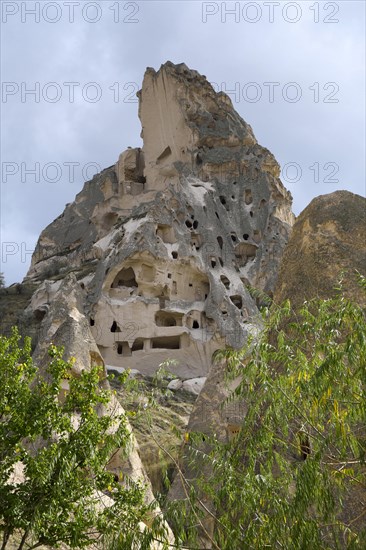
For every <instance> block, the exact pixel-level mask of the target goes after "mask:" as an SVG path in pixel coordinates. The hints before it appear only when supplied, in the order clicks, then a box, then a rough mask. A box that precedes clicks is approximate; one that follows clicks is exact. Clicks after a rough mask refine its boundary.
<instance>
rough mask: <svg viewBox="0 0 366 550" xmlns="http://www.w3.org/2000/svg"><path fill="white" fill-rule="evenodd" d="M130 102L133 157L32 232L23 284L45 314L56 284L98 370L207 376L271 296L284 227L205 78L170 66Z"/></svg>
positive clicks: (283, 207)
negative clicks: (69, 298)
mask: <svg viewBox="0 0 366 550" xmlns="http://www.w3.org/2000/svg"><path fill="white" fill-rule="evenodd" d="M138 96H139V101H140V104H139V116H140V119H141V124H142V137H143V148H142V149H138V148H137V149H131V148H129V149H127V151H124V152H123V153H122V154H121V155H120V157H119V160H118V162H117V163H116V165H115V166H112V167H110V168H107V169H106V170H104V171H103V172H101V173H100V174H98V175H97V176H95V177H94V178H93V180H91V181H90V182H87V183H86V184H85V186H84V188H83V190H82V191H81V192H80V193H79V194H78V195H77V197H76V199H75V201H74V202H73V203H72V204H69V205H67V206H66V208H65V211H64V212H63V214H61V216H59V217H58V218H57V219H56V220H55V221H54V222H53V223H51V224H50V225H49V226H48V227H47V228H46V229H45V230H44V231H43V232H42V234H41V236H40V238H39V241H38V244H37V247H36V251H35V253H34V255H33V258H32V264H31V267H30V270H29V272H28V275H27V277H26V282H30V281H31V282H37V281H38V282H40V283H42V284H40V286H39V288H38V291H37V292H36V293H35V294H34V296H33V298H32V305H31V309H32V311H33V312H34V313H35V314H36V315H38V316H42V315H43V314H44V313H45V312H46V311H47V307H48V304H49V303H50V302H52V299H53V296H54V294H55V292H56V291H57V288H58V286H59V284H60V280H62V279H63V278H64V277H65V276H66V274H67V273H70V272H73V273H74V274H75V276H76V277H77V279H78V281H79V284H80V286H81V287H82V289H83V290H82V293H83V296H84V298H83V301H84V313H85V315H86V316H87V318H88V320H89V324H90V328H91V332H92V334H93V337H94V339H95V342H96V344H97V346H98V349H99V351H100V354H101V356H102V357H103V359H104V361H105V363H106V365H108V366H110V367H114V368H119V367H123V368H135V369H138V370H140V371H141V372H143V373H145V374H152V373H154V372H155V371H156V369H157V367H158V365H159V364H160V363H162V362H163V361H165V360H167V359H168V358H169V359H175V360H176V361H177V364H176V366H175V367H172V369H171V370H173V371H174V373H175V374H176V375H177V376H178V377H179V378H182V379H192V378H197V377H205V376H206V375H207V373H208V372H209V370H210V367H211V358H212V354H213V353H214V351H215V350H217V349H218V348H221V347H223V346H224V345H225V344H228V345H231V346H234V347H239V346H241V345H242V344H243V343H244V341H245V337H246V333H247V329H248V323H249V321H250V318H251V317H252V316H253V315H255V313H256V311H257V309H256V305H255V302H254V301H253V299H252V298H251V296H250V294H249V292H248V287H250V286H253V287H257V288H260V289H263V290H264V291H266V292H272V290H273V287H274V283H275V280H276V274H277V271H278V266H279V262H280V259H281V256H282V251H283V249H284V247H285V245H286V242H287V239H288V234H289V230H290V227H291V225H292V222H293V215H292V212H291V196H290V194H289V193H288V192H287V191H286V189H285V188H284V187H283V185H282V183H281V181H280V180H279V173H280V169H279V166H278V164H277V162H276V161H275V159H274V157H273V156H272V154H271V153H270V152H269V151H268V150H267V149H265V148H263V147H261V146H260V145H259V144H258V143H257V142H256V139H255V137H254V135H253V132H252V129H251V128H250V126H249V125H248V124H246V123H245V122H244V121H243V120H242V119H241V117H240V116H239V115H238V114H237V113H236V112H235V110H234V108H233V106H232V104H231V101H230V99H229V97H228V96H227V95H226V94H224V93H222V92H220V93H216V92H215V91H214V89H213V88H212V86H211V85H210V84H209V83H208V82H207V80H206V78H205V77H204V76H201V75H199V74H198V73H197V72H196V71H193V70H189V69H188V68H187V67H186V65H184V64H180V65H173V64H172V63H170V62H167V63H166V64H165V65H163V66H162V67H161V68H160V70H159V71H158V72H155V71H154V70H153V69H147V71H146V74H145V77H144V81H143V86H142V90H141V91H140V92H139V94H138Z"/></svg>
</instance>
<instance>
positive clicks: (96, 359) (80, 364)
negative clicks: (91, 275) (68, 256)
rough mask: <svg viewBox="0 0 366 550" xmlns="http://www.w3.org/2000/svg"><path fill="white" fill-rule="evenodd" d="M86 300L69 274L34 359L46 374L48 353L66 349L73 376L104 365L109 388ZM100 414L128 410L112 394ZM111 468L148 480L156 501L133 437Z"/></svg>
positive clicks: (103, 379) (148, 495)
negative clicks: (85, 309)
mask: <svg viewBox="0 0 366 550" xmlns="http://www.w3.org/2000/svg"><path fill="white" fill-rule="evenodd" d="M83 301H84V296H83V292H80V286H79V284H78V282H77V280H76V278H75V276H74V275H67V276H66V277H65V279H64V280H63V281H62V283H61V284H60V287H59V289H58V290H57V292H56V294H55V296H54V298H53V300H52V303H51V305H50V307H49V310H48V314H47V316H46V317H45V319H44V321H43V323H42V328H41V334H40V337H39V343H38V345H37V347H36V349H35V351H34V354H33V359H34V361H35V363H36V364H37V365H38V367H39V368H40V370H41V372H42V371H43V372H44V371H45V369H46V367H47V365H48V364H49V356H48V353H47V350H48V347H49V345H50V344H51V343H53V344H55V345H56V346H58V347H60V346H62V347H63V348H64V359H65V360H70V359H71V357H73V358H74V359H75V362H74V364H73V368H72V373H71V374H72V375H73V376H76V377H78V376H80V373H81V372H82V371H83V370H90V368H91V367H93V366H102V367H104V370H103V372H102V373H101V378H100V384H101V386H102V387H108V381H107V378H106V376H107V373H106V370H105V365H104V361H103V359H102V357H101V355H100V352H99V350H98V347H97V345H96V343H95V341H94V338H93V336H92V334H91V332H90V327H89V323H88V320H87V319H86V317H85V316H84V314H83V312H82V310H83ZM29 308H31V306H29ZM68 387H69V383H68V381H67V380H64V381H63V383H62V392H64V393H65V392H67V391H68ZM98 414H100V415H101V416H103V415H109V416H112V417H115V418H117V417H118V416H120V415H121V414H122V415H123V414H124V411H123V409H122V407H121V405H120V404H119V402H118V401H117V399H116V397H115V396H114V395H112V396H111V400H110V402H109V403H108V404H107V405H105V406H104V405H103V406H100V407H99V409H98ZM130 431H131V430H130ZM131 432H132V431H131ZM108 468H109V470H110V471H112V472H113V473H115V474H116V475H119V473H120V472H121V471H123V472H124V473H127V474H128V475H129V476H130V477H131V478H132V479H134V480H135V481H137V480H139V479H140V480H141V479H142V480H144V482H145V483H146V490H147V492H146V499H147V501H148V502H151V501H152V500H153V498H154V497H153V494H152V490H151V486H150V483H149V480H148V478H147V476H146V473H145V470H144V467H143V465H142V462H141V459H140V456H139V454H138V449H137V444H136V441H135V440H134V437H133V436H132V435H131V445H130V450H129V453H128V454H127V455H126V456H124V455H123V454H122V453H121V451H118V452H116V453H115V454H114V455H113V460H112V461H111V462H110V463H109V466H108Z"/></svg>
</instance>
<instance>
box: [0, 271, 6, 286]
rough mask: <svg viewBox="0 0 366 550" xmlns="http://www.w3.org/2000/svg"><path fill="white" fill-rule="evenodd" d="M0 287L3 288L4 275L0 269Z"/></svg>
mask: <svg viewBox="0 0 366 550" xmlns="http://www.w3.org/2000/svg"><path fill="white" fill-rule="evenodd" d="M0 288H5V277H4V273H2V272H1V271H0Z"/></svg>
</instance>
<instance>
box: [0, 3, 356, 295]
mask: <svg viewBox="0 0 366 550" xmlns="http://www.w3.org/2000/svg"><path fill="white" fill-rule="evenodd" d="M1 10H2V14H1V18H2V19H1V21H2V22H1V25H2V29H1V30H2V38H1V42H2V43H1V46H2V48H1V51H2V54H1V57H2V58H1V64H2V75H1V76H2V103H1V110H2V113H1V114H2V122H1V138H2V139H1V168H2V179H1V241H2V247H1V267H0V271H3V272H4V274H5V277H6V283H7V284H8V285H9V284H12V283H13V282H15V281H21V279H22V278H23V277H24V275H25V274H26V272H27V269H28V267H29V263H30V258H31V252H32V250H33V249H34V246H35V243H36V241H37V238H38V236H39V234H40V232H41V230H42V229H43V228H44V227H45V226H46V225H47V224H49V223H50V222H51V221H52V220H53V219H54V218H56V217H57V216H58V215H59V214H60V213H61V212H62V211H63V209H64V207H65V204H66V203H68V202H71V201H72V200H73V199H74V197H75V195H76V194H77V193H78V192H79V191H80V189H81V188H82V186H83V182H84V181H85V180H87V179H90V178H91V177H92V176H93V174H94V173H96V172H98V171H99V170H100V169H102V168H105V167H107V166H110V165H112V164H114V163H115V161H116V160H117V158H118V155H119V154H120V153H121V152H122V151H123V150H124V149H126V148H127V147H128V146H132V147H134V146H141V139H140V123H139V120H138V116H137V108H138V105H137V100H136V97H135V93H136V91H137V90H138V89H139V88H140V86H141V83H142V79H143V74H144V71H145V68H146V67H147V66H150V67H154V68H155V69H158V68H159V67H160V65H161V64H162V63H164V62H165V61H167V60H171V61H173V62H174V63H180V62H185V63H186V64H187V65H188V66H189V67H190V68H193V69H196V70H198V71H199V72H200V73H201V74H204V75H206V77H207V78H208V80H209V81H210V82H211V83H213V85H214V86H215V87H216V89H217V90H219V89H222V90H224V91H226V92H227V93H228V94H229V95H230V97H231V99H232V101H233V103H234V106H235V108H236V109H237V111H238V112H239V113H240V115H241V116H242V117H243V118H244V119H245V120H246V121H247V122H248V123H249V124H251V126H252V128H253V130H254V133H255V135H256V137H257V140H258V141H259V142H260V143H261V144H262V145H264V146H266V147H268V148H269V149H270V150H271V151H272V153H273V154H274V155H275V157H276V158H277V160H278V161H279V163H280V165H281V168H282V181H283V183H284V184H285V185H286V187H287V188H288V189H290V190H291V192H292V195H293V198H294V203H293V209H294V212H295V214H299V213H300V212H301V210H302V209H303V208H304V207H305V206H306V205H307V204H308V203H309V202H310V201H311V199H312V198H313V197H315V196H317V195H320V194H324V193H329V192H332V191H334V190H336V189H348V190H350V191H352V192H354V193H358V194H361V195H364V194H365V153H364V151H365V103H364V97H365V54H364V52H365V3H364V2H363V1H362V0H360V1H352V0H347V1H343V2H340V1H337V2H323V1H321V2H314V1H308V0H306V1H300V2H280V1H273V2H271V1H268V2H262V1H257V2H221V1H220V2H201V1H198V0H194V1H187V0H184V1H172V0H165V1H159V2H155V1H151V0H149V1H140V0H138V1H136V2H135V1H132V2H125V1H119V0H111V1H109V0H106V1H99V2H89V1H86V0H78V1H62V0H59V1H53V2H52V1H49V2H48V1H44V2H42V1H41V2H33V1H28V2H24V1H22V2H21V1H5V0H3V1H2V2H1Z"/></svg>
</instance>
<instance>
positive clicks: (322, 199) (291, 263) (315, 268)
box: [275, 191, 366, 307]
mask: <svg viewBox="0 0 366 550" xmlns="http://www.w3.org/2000/svg"><path fill="white" fill-rule="evenodd" d="M355 270H357V271H358V272H359V273H361V274H363V275H366V199H365V198H364V197H361V196H359V195H355V194H353V193H350V192H349V191H335V192H334V193H330V194H328V195H321V196H319V197H316V198H315V199H313V200H312V201H311V203H310V204H309V205H308V206H307V207H306V208H305V210H304V211H303V212H302V213H301V214H300V216H299V217H298V218H297V220H296V223H295V225H294V227H293V232H292V235H291V238H290V240H289V243H288V245H287V247H286V249H285V253H284V256H283V260H282V263H281V268H280V272H279V277H278V282H277V286H276V291H275V300H276V302H278V303H280V302H282V301H284V300H286V299H290V300H291V303H292V304H293V306H294V307H297V306H298V305H299V304H301V303H302V302H303V301H304V300H309V299H311V298H315V297H319V298H329V297H330V296H331V295H334V288H335V286H338V283H339V280H340V278H341V277H342V278H343V285H344V288H345V290H346V291H347V293H348V295H349V296H353V298H356V300H360V299H362V296H361V293H360V292H359V287H358V286H357V281H356V277H355V276H354V272H355ZM342 273H344V275H343V276H342Z"/></svg>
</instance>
